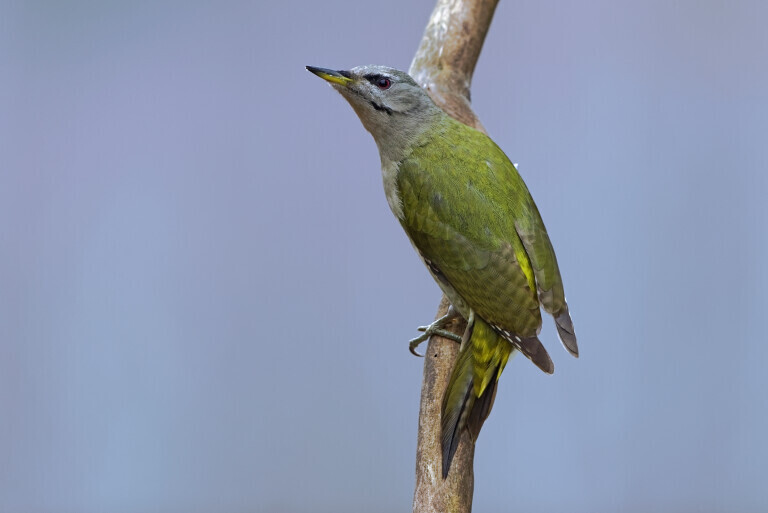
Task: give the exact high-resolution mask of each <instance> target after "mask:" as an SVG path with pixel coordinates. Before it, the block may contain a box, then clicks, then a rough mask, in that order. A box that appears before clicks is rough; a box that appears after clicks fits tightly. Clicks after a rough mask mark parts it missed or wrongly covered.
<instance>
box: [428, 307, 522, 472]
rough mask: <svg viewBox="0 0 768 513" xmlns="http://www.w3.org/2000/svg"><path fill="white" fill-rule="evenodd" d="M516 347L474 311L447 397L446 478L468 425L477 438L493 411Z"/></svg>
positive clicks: (444, 424)
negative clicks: (462, 434)
mask: <svg viewBox="0 0 768 513" xmlns="http://www.w3.org/2000/svg"><path fill="white" fill-rule="evenodd" d="M512 349H513V346H512V344H510V343H509V342H507V341H506V340H504V339H503V338H501V337H500V336H499V335H498V334H497V333H496V332H495V331H494V330H493V329H492V328H491V327H490V326H489V325H488V324H486V323H485V321H483V320H482V319H479V318H475V317H474V315H470V319H469V321H468V323H467V330H466V331H465V333H464V339H463V341H462V343H461V349H460V351H459V357H458V359H457V360H456V364H455V365H454V367H453V372H452V373H451V378H450V381H449V382H448V389H447V390H446V392H445V396H444V398H443V409H442V419H441V428H442V440H441V442H442V453H443V479H445V478H446V477H447V476H448V471H449V470H450V468H451V461H452V460H453V456H454V454H455V453H456V449H457V447H458V445H459V439H460V438H461V433H462V432H463V431H464V428H467V430H468V431H469V434H470V436H471V437H472V439H473V440H476V439H477V436H478V434H479V433H480V428H482V426H483V423H484V422H485V419H487V418H488V415H489V414H490V413H491V408H492V407H493V401H494V398H495V397H496V384H497V382H498V379H499V376H500V375H501V371H502V370H504V366H505V365H506V364H507V361H508V360H509V356H510V354H511V352H512Z"/></svg>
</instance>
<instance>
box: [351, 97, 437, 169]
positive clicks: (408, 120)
mask: <svg viewBox="0 0 768 513" xmlns="http://www.w3.org/2000/svg"><path fill="white" fill-rule="evenodd" d="M430 103H431V102H430ZM425 107H426V108H423V109H422V110H419V111H416V112H410V113H399V112H395V113H393V114H392V115H388V116H386V118H384V117H382V116H370V117H369V116H365V115H361V113H359V112H358V115H359V116H360V120H361V121H362V122H363V126H365V128H366V130H368V131H369V132H370V133H371V135H372V136H373V139H374V140H375V141H376V145H377V146H378V147H379V155H380V156H381V161H382V164H383V163H385V162H400V161H402V160H403V159H404V158H405V157H407V156H408V155H409V154H410V153H411V151H413V148H415V147H416V146H418V145H419V144H421V143H422V141H423V139H424V137H425V136H426V135H427V134H428V133H429V132H430V130H431V129H434V127H435V126H437V125H438V124H439V123H440V120H441V117H442V116H445V115H446V114H445V113H444V112H443V111H442V110H440V109H439V108H438V107H437V106H435V105H434V104H431V105H428V106H425ZM356 110H357V109H356Z"/></svg>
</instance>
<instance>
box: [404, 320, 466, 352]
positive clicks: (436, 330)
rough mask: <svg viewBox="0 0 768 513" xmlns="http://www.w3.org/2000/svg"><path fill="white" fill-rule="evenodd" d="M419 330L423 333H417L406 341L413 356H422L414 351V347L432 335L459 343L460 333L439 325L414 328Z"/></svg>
mask: <svg viewBox="0 0 768 513" xmlns="http://www.w3.org/2000/svg"><path fill="white" fill-rule="evenodd" d="M416 329H417V330H419V331H423V332H424V334H423V335H419V336H418V337H416V338H414V339H412V340H411V341H410V342H409V343H408V350H409V351H410V352H411V354H412V355H414V356H419V357H423V356H424V355H423V354H421V353H419V352H418V351H416V348H417V347H419V344H421V343H422V342H424V341H425V340H427V339H428V338H429V337H431V336H432V335H437V336H439V337H443V338H447V339H448V340H453V341H454V342H459V343H461V335H457V334H456V333H454V332H452V331H448V330H444V329H442V327H441V325H435V324H430V325H429V326H419V327H418V328H416Z"/></svg>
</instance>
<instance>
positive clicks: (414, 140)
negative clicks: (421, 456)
mask: <svg viewBox="0 0 768 513" xmlns="http://www.w3.org/2000/svg"><path fill="white" fill-rule="evenodd" d="M308 69H310V71H312V72H313V73H315V74H318V75H319V76H321V77H322V78H325V79H326V80H328V81H329V82H331V83H332V84H333V85H334V87H335V88H336V89H337V90H338V91H339V92H340V93H342V95H343V96H344V97H345V98H346V99H347V100H348V101H349V102H350V104H351V105H352V107H353V108H354V109H355V112H357V114H358V116H359V117H360V119H361V121H362V122H363V125H364V126H365V127H366V129H368V130H369V131H370V132H371V134H372V135H373V136H374V139H375V140H376V143H377V145H378V147H379V153H380V155H381V159H382V171H383V173H384V185H385V190H386V194H387V200H388V201H389V204H390V207H391V208H392V211H393V212H394V214H395V215H396V217H397V218H398V220H399V221H400V224H401V225H402V227H403V229H404V230H405V232H406V233H407V234H408V237H409V238H410V240H411V242H412V243H413V245H414V247H415V248H416V250H417V251H418V252H419V254H420V255H421V257H422V259H423V260H424V262H425V264H426V265H427V268H428V269H429V271H430V273H431V274H432V276H433V277H434V279H435V280H436V281H437V283H438V284H439V285H440V287H441V288H442V289H443V291H444V292H445V294H446V295H447V296H448V299H449V300H450V301H451V304H452V305H453V306H454V308H455V309H456V310H458V312H459V313H460V314H461V315H462V316H463V317H464V318H465V319H467V330H466V332H465V333H464V337H463V339H462V342H461V349H460V351H459V356H458V359H457V361H456V364H455V366H454V368H453V371H452V374H451V378H450V381H449V384H448V389H447V391H446V394H445V397H444V398H443V404H442V444H443V476H444V477H445V476H447V474H448V471H449V469H450V463H451V459H452V458H453V454H454V452H455V451H456V447H457V444H458V440H459V436H460V434H461V432H462V431H463V430H464V429H465V428H466V429H468V430H469V432H470V434H471V435H472V437H473V438H476V437H477V435H478V433H479V431H480V428H481V427H482V425H483V422H484V421H485V419H486V418H487V416H488V414H489V413H490V410H491V407H492V406H493V400H494V397H495V393H496V384H497V381H498V379H499V376H500V375H501V372H502V371H503V370H504V366H505V365H506V363H507V361H508V360H509V357H510V355H511V353H512V351H513V350H515V349H517V350H519V351H520V352H522V353H523V354H524V355H525V356H526V357H528V358H529V359H530V360H531V361H532V362H533V363H534V364H536V365H537V366H538V367H539V368H540V369H541V370H543V371H544V372H547V373H552V372H553V371H554V365H553V364H552V360H551V359H550V358H549V355H548V354H547V351H546V349H544V346H543V345H542V344H541V342H540V341H539V339H538V337H537V335H538V333H539V331H540V329H541V311H540V307H543V308H544V310H545V311H546V312H548V313H550V314H552V315H553V316H554V318H555V322H556V326H557V330H558V334H559V336H560V339H561V340H562V342H563V344H564V345H565V347H566V349H568V351H570V352H571V353H572V354H573V355H574V356H577V355H578V348H577V344H576V337H575V335H574V330H573V324H572V322H571V318H570V314H569V313H568V306H567V304H566V302H565V294H564V292H563V284H562V280H561V277H560V271H559V269H558V266H557V260H556V258H555V252H554V250H553V248H552V244H551V242H550V240H549V236H548V235H547V231H546V229H545V227H544V223H543V222H542V220H541V216H540V215H539V211H538V209H537V208H536V205H535V204H534V202H533V198H531V195H530V193H529V191H528V188H527V187H526V185H525V183H524V182H523V180H522V178H521V177H520V175H519V174H518V172H517V169H515V166H514V165H513V164H512V162H511V161H510V160H509V159H508V158H507V156H506V155H505V154H504V152H502V151H501V149H499V147H498V146H497V145H496V144H495V143H494V142H493V141H492V140H491V139H490V138H489V137H488V136H486V135H485V134H483V133H481V132H479V131H477V130H474V129H473V128H470V127H468V126H466V125H463V124H461V123H459V122H458V121H456V120H454V119H452V118H451V117H449V116H448V115H447V114H445V113H444V112H443V111H442V110H440V109H439V108H437V107H436V106H435V105H434V103H433V102H432V101H431V100H430V99H429V97H428V96H427V94H426V93H425V92H424V91H423V90H422V89H421V88H420V87H419V86H418V85H417V84H416V83H415V82H414V81H413V79H412V78H411V77H409V76H408V75H407V74H405V73H403V72H400V71H397V70H393V69H392V68H385V67H382V66H362V67H359V68H354V69H352V70H350V71H343V72H334V71H331V70H323V69H319V68H308Z"/></svg>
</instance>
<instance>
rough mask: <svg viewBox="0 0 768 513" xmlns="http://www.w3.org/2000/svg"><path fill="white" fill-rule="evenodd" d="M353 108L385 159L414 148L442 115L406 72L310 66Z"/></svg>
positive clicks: (386, 69) (387, 69)
mask: <svg viewBox="0 0 768 513" xmlns="http://www.w3.org/2000/svg"><path fill="white" fill-rule="evenodd" d="M307 70H309V71H311V72H312V73H314V74H315V75H317V76H318V77H320V78H322V79H323V80H325V81H327V82H328V83H330V84H331V86H333V88H334V89H336V90H337V91H338V92H339V93H341V95H342V96H343V97H344V98H346V100H347V101H348V102H349V103H350V105H352V108H353V109H354V110H355V112H356V113H357V115H358V117H359V118H360V121H362V123H363V126H365V128H366V130H368V131H369V132H370V133H371V135H373V138H374V139H375V140H376V143H377V144H378V146H379V150H380V151H381V152H382V155H383V154H384V153H385V152H386V151H395V150H398V149H402V147H403V146H406V147H407V146H409V145H410V144H413V142H414V141H415V140H416V138H417V137H418V135H419V134H420V133H422V132H423V131H424V130H425V129H426V128H428V127H429V123H430V122H432V121H433V119H434V118H435V116H438V115H440V114H442V111H441V110H440V109H439V108H438V107H437V106H436V105H435V104H434V103H433V102H432V100H431V99H430V97H429V96H428V95H427V93H426V92H425V91H424V89H422V88H421V87H419V85H418V84H417V83H416V82H415V81H414V80H413V79H412V78H411V76H410V75H408V74H407V73H405V72H403V71H399V70H396V69H394V68H388V67H386V66H373V65H367V66H358V67H356V68H352V69H350V70H349V71H334V70H330V69H325V68H316V67H313V66H307Z"/></svg>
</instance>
